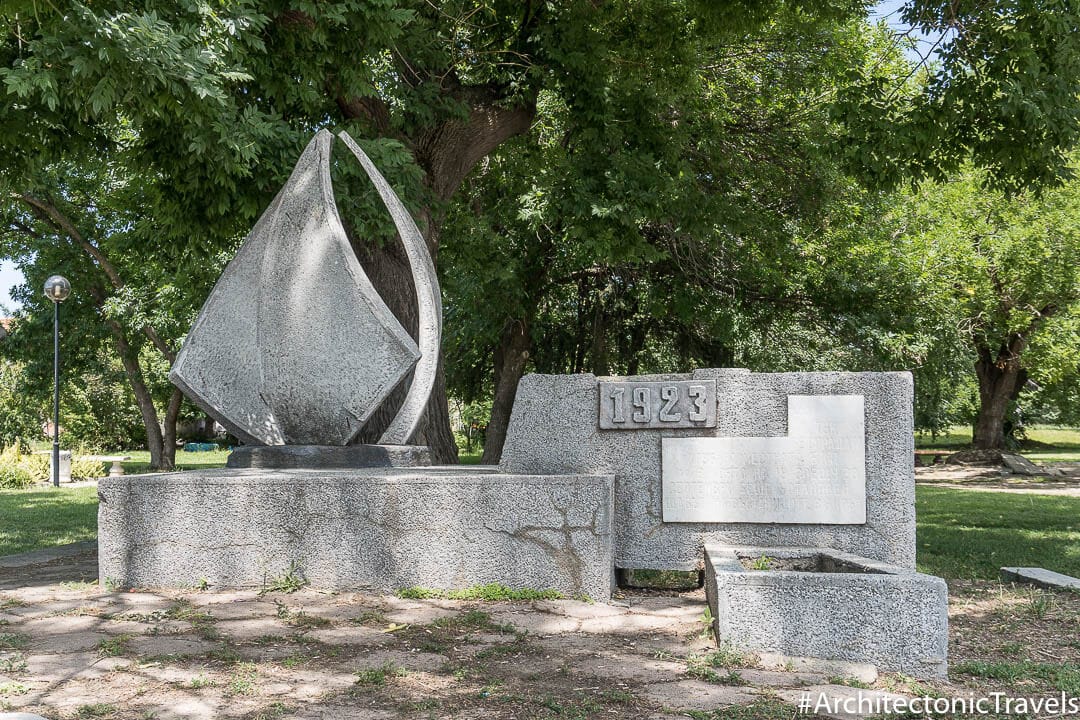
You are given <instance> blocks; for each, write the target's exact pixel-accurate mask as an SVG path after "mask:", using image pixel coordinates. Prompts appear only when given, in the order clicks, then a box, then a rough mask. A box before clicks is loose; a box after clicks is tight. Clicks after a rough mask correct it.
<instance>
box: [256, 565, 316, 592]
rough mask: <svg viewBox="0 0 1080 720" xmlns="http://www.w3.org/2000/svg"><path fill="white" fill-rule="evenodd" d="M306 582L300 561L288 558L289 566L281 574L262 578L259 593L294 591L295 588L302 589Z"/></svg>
mask: <svg viewBox="0 0 1080 720" xmlns="http://www.w3.org/2000/svg"><path fill="white" fill-rule="evenodd" d="M307 584H308V581H307V579H306V578H305V577H304V570H303V568H302V567H300V563H298V562H297V561H296V560H290V561H289V567H287V568H286V569H285V570H284V571H283V572H282V573H281V575H278V576H277V577H273V578H266V579H264V580H263V587H262V590H260V591H259V594H260V595H266V594H268V593H285V594H288V593H294V592H296V591H297V590H301V589H303V588H304V587H305V586H307Z"/></svg>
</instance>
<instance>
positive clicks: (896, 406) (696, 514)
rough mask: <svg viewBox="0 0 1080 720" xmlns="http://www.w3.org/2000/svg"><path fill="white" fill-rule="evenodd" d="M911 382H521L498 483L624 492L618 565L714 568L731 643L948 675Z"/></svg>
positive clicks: (900, 376) (716, 598)
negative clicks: (565, 478) (608, 486)
mask: <svg viewBox="0 0 1080 720" xmlns="http://www.w3.org/2000/svg"><path fill="white" fill-rule="evenodd" d="M912 402H913V387H912V381H911V375H910V374H908V373H840V372H828V373H810V372H806V373H752V372H750V371H748V370H738V369H708V370H697V371H695V372H693V373H690V374H685V375H649V376H641V377H630V378H618V379H616V378H597V377H595V376H593V375H528V376H526V377H524V378H522V380H521V383H520V384H519V386H518V393H517V398H516V400H515V403H514V409H513V413H512V416H511V420H510V427H509V428H508V431H507V436H506V444H505V445H504V448H503V458H502V466H501V469H502V470H503V471H504V472H510V473H513V472H524V471H526V470H527V471H528V472H542V473H554V474H559V473H569V472H590V473H603V474H608V473H610V474H612V475H614V476H615V528H614V531H615V565H616V567H617V568H619V569H621V570H642V569H650V570H695V569H697V570H704V574H705V587H706V595H707V597H708V600H709V604H710V608H711V611H712V616H713V618H714V622H713V630H714V632H715V634H716V636H717V639H718V640H719V641H721V642H726V643H731V644H733V645H735V646H738V647H740V648H743V649H746V650H750V651H758V652H767V653H770V654H781V655H788V656H792V657H819V658H820V657H823V658H827V659H834V660H845V661H856V662H869V663H873V664H875V665H877V666H878V667H879V668H881V669H884V670H899V671H903V672H907V673H910V674H914V675H919V676H944V674H945V672H946V667H947V665H946V653H947V647H948V615H947V609H948V600H947V593H946V590H945V584H944V582H943V581H942V580H941V579H939V578H932V577H930V576H927V575H922V574H920V573H917V572H915V569H914V568H915V477H914V459H913V458H914V427H913V413H912Z"/></svg>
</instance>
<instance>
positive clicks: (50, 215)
mask: <svg viewBox="0 0 1080 720" xmlns="http://www.w3.org/2000/svg"><path fill="white" fill-rule="evenodd" d="M14 196H15V197H16V198H18V199H20V200H22V201H23V202H24V203H26V204H27V205H29V206H30V207H31V208H32V209H33V210H34V211H35V213H37V215H38V217H40V218H41V219H42V220H45V221H47V222H49V223H51V224H52V225H53V226H54V227H55V228H57V229H58V230H60V231H62V232H63V233H64V234H65V235H67V236H68V237H70V238H71V239H72V240H74V241H75V242H76V244H78V245H79V247H81V248H82V249H83V250H85V251H86V253H87V254H88V255H89V256H90V257H92V258H93V259H94V262H96V263H97V264H98V267H100V268H101V270H102V272H104V273H105V275H106V276H107V277H108V278H109V282H111V283H112V284H113V287H115V288H121V287H123V286H124V283H123V282H121V281H120V273H118V272H117V271H116V268H115V267H113V265H112V263H110V262H109V259H108V258H106V257H105V255H104V254H103V253H102V252H101V250H100V249H99V248H98V247H97V245H94V243H92V242H90V241H89V240H87V239H86V238H85V237H84V236H83V234H82V233H80V232H79V230H78V228H76V227H75V224H74V223H73V222H71V220H70V219H69V218H68V217H67V215H64V213H62V212H60V210H59V209H58V208H57V207H56V205H54V204H53V203H52V202H50V201H48V200H43V199H41V198H37V197H34V196H33V195H31V194H30V193H23V194H21V195H19V194H15V195H14Z"/></svg>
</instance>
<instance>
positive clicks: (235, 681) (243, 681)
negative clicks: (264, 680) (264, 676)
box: [228, 662, 259, 695]
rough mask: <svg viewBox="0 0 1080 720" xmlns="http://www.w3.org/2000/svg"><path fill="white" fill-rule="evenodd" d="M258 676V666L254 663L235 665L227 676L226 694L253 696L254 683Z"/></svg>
mask: <svg viewBox="0 0 1080 720" xmlns="http://www.w3.org/2000/svg"><path fill="white" fill-rule="evenodd" d="M258 675H259V671H258V666H257V665H255V663H253V662H241V663H237V664H236V665H235V666H234V667H233V671H232V674H231V675H230V676H229V685H228V693H229V694H230V695H254V694H255V681H256V679H257V678H258Z"/></svg>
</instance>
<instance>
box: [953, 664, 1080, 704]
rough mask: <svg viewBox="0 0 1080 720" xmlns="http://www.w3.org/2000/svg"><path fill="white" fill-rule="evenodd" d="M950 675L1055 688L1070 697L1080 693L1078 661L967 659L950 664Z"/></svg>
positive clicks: (1035, 687) (1079, 665)
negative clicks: (989, 660) (988, 660)
mask: <svg viewBox="0 0 1080 720" xmlns="http://www.w3.org/2000/svg"><path fill="white" fill-rule="evenodd" d="M952 674H953V675H970V676H972V677H977V678H986V679H989V680H1001V681H1004V682H1007V683H1009V684H1011V685H1018V684H1023V685H1030V686H1033V688H1034V689H1038V690H1043V691H1045V690H1057V691H1059V692H1063V693H1065V694H1066V695H1069V696H1070V697H1076V696H1080V662H1064V663H1049V662H1032V661H1031V660H1019V661H1014V662H1007V661H997V662H987V661H985V660H967V661H964V662H961V663H957V664H956V665H954V666H953V668H952Z"/></svg>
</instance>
